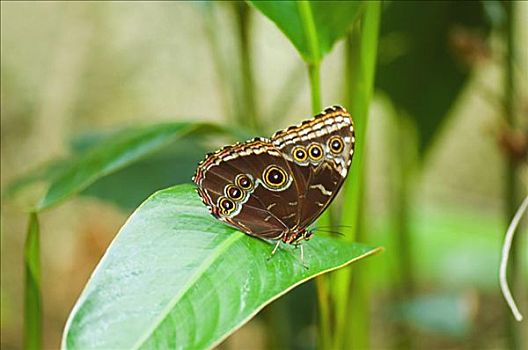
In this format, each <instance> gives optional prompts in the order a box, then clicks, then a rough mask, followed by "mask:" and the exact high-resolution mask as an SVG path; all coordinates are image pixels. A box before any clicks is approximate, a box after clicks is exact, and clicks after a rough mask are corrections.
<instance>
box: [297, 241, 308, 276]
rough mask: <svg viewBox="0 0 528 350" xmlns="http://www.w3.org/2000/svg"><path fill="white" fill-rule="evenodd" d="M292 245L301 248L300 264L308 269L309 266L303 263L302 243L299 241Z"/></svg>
mask: <svg viewBox="0 0 528 350" xmlns="http://www.w3.org/2000/svg"><path fill="white" fill-rule="evenodd" d="M294 247H295V248H296V249H297V248H299V247H300V248H301V264H302V266H303V267H304V268H305V269H306V270H308V269H309V268H310V267H309V266H308V265H306V264H305V263H304V247H303V245H302V244H300V243H295V246H294Z"/></svg>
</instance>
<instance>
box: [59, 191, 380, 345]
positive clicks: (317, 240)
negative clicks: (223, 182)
mask: <svg viewBox="0 0 528 350" xmlns="http://www.w3.org/2000/svg"><path fill="white" fill-rule="evenodd" d="M272 249H273V245H272V244H270V243H268V242H264V241H262V240H259V239H257V238H253V237H250V236H247V235H245V234H243V233H241V232H239V231H236V230H235V229H233V228H231V227H229V226H227V225H225V224H223V223H222V222H220V221H218V220H216V219H214V218H213V217H212V216H211V215H210V214H209V213H208V212H207V209H206V208H205V206H204V205H203V204H202V203H201V201H200V199H199V198H198V196H197V195H196V194H195V191H194V187H193V186H191V185H179V186H175V187H172V188H169V189H166V190H163V191H160V192H157V193H155V194H154V195H153V196H152V197H151V198H149V199H148V200H147V201H145V202H144V203H143V204H142V205H141V206H140V207H139V208H138V209H137V210H136V212H135V213H134V214H133V215H132V216H131V217H130V218H129V219H128V221H127V222H126V224H125V225H124V226H123V227H122V229H121V230H120V232H119V234H118V235H117V237H116V238H115V240H114V241H113V243H112V245H111V246H110V248H109V249H108V251H107V252H106V254H105V256H104V257H103V259H102V260H101V262H100V263H99V265H98V266H97V268H96V270H95V272H94V274H93V275H92V277H91V279H90V281H89V282H88V284H87V286H86V287H85V290H84V291H83V293H82V295H81V296H80V298H79V300H78V301H77V304H76V305H75V307H74V309H73V311H72V312H71V314H70V317H69V319H68V322H67V325H66V329H65V332H64V338H63V347H64V348H72V349H89V348H100V349H116V348H120V349H138V348H158V349H161V348H181V349H202V348H211V347H213V346H215V345H217V344H219V343H220V342H221V341H222V340H223V339H225V338H226V337H227V336H228V335H229V334H231V333H232V332H234V331H235V330H236V329H238V328H239V327H240V326H241V325H242V324H243V323H245V322H246V321H248V320H249V319H250V318H251V317H253V316H254V315H255V314H256V313H257V312H258V311H259V310H261V309H262V308H263V307H264V306H265V305H266V304H268V303H270V302H271V301H272V300H274V299H276V298H278V297H279V296H281V295H282V294H284V293H286V292H287V291H289V290H290V289H292V288H293V287H295V286H297V285H298V284H300V283H303V282H304V281H306V280H308V279H310V278H313V277H314V276H317V275H319V274H322V273H324V272H327V271H330V270H334V269H337V268H339V267H342V266H345V265H347V264H349V263H351V262H353V261H356V260H358V259H361V258H363V257H366V256H368V255H371V254H373V253H375V252H376V251H377V249H372V248H369V247H366V246H363V245H359V244H355V243H349V242H345V241H343V240H339V239H335V238H329V237H321V236H318V235H316V236H315V237H314V238H313V239H312V240H310V241H309V242H306V243H305V244H304V252H305V263H306V264H308V265H309V268H308V269H306V268H305V267H303V265H302V263H301V261H300V258H299V250H298V249H294V248H293V247H292V246H283V247H281V249H279V250H278V251H277V253H276V254H275V256H273V257H272V258H271V259H269V260H268V258H269V256H270V253H271V251H272Z"/></svg>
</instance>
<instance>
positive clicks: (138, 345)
mask: <svg viewBox="0 0 528 350" xmlns="http://www.w3.org/2000/svg"><path fill="white" fill-rule="evenodd" d="M243 236H244V234H243V233H241V232H238V231H237V232H233V233H232V234H231V235H230V236H229V237H228V238H227V239H226V240H225V241H223V242H222V243H221V244H220V246H219V247H218V249H216V250H215V251H214V253H213V254H212V255H210V256H209V257H208V258H207V259H206V260H205V261H204V262H203V263H202V264H201V265H200V266H199V267H198V269H197V270H196V272H195V273H194V274H193V276H192V277H191V278H190V279H189V281H188V282H187V283H186V284H185V286H184V287H183V288H182V289H181V291H180V293H178V294H176V295H175V296H174V298H172V300H171V302H170V303H169V304H168V305H167V307H166V308H165V309H164V310H163V311H162V312H161V314H160V317H158V319H157V320H156V321H155V323H154V325H153V326H152V327H151V328H149V330H148V331H147V332H146V333H145V334H144V336H143V337H141V338H139V339H140V340H139V341H138V342H136V344H134V346H132V347H131V348H132V349H140V348H141V346H143V345H144V344H145V342H146V341H147V340H148V339H149V338H150V336H151V335H152V334H153V333H154V332H155V331H156V329H158V327H159V325H160V324H161V323H162V322H163V321H164V320H165V319H166V318H167V316H168V315H169V314H170V312H171V311H172V310H173V309H174V306H175V305H176V304H177V303H178V302H179V301H180V300H181V299H182V298H183V296H184V295H185V294H186V293H187V292H188V291H189V290H190V289H191V287H192V286H193V285H194V284H195V283H196V281H198V279H199V278H200V277H201V276H203V273H204V272H205V271H207V269H208V268H209V267H211V265H213V263H214V262H215V261H216V260H217V258H218V257H219V256H221V255H222V253H223V252H225V251H226V250H227V249H228V248H229V247H231V246H232V245H233V244H234V243H235V242H236V241H238V240H239V239H240V238H242V237H243Z"/></svg>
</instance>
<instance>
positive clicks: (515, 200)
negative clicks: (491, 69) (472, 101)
mask: <svg viewBox="0 0 528 350" xmlns="http://www.w3.org/2000/svg"><path fill="white" fill-rule="evenodd" d="M504 6H505V8H506V17H507V20H506V28H505V29H506V30H505V36H506V58H505V67H504V68H505V72H504V75H505V79H504V108H505V110H504V117H505V119H506V124H507V125H508V127H509V130H515V128H516V127H517V120H516V118H515V94H516V91H515V88H516V87H515V69H514V66H515V61H516V52H515V50H516V47H515V8H514V6H516V4H515V2H513V1H512V2H505V3H504ZM506 157H507V158H506V169H505V177H504V201H505V213H504V214H505V222H506V223H509V222H510V220H511V219H512V217H513V216H514V215H515V212H516V211H517V208H518V207H519V205H520V198H519V197H518V196H519V194H520V192H521V186H520V184H519V181H518V178H519V177H518V176H517V172H518V167H517V160H516V159H515V157H512V156H511V155H510V154H506ZM518 248H519V244H516V243H515V241H514V242H513V244H512V246H511V250H510V263H509V270H510V271H509V273H508V274H509V275H510V276H511V278H510V283H511V289H512V290H513V291H514V294H517V295H519V293H515V291H519V286H520V278H521V274H520V273H519V271H520V264H519V263H520V261H519V260H520V259H519V249H518ZM521 293H522V292H521ZM506 312H507V313H508V314H507V315H506V324H505V327H506V334H507V343H508V346H507V347H508V348H509V349H512V350H517V349H521V348H522V336H521V326H520V325H519V323H517V322H516V321H515V320H514V318H513V317H511V315H509V312H508V311H506Z"/></svg>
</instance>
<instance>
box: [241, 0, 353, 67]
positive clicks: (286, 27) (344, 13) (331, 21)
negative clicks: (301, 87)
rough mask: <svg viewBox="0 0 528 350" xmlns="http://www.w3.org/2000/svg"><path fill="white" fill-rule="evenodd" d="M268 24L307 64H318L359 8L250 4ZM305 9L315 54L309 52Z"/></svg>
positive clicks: (329, 4)
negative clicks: (313, 40) (270, 21)
mask: <svg viewBox="0 0 528 350" xmlns="http://www.w3.org/2000/svg"><path fill="white" fill-rule="evenodd" d="M250 3H251V4H252V5H253V6H254V7H255V8H257V9H258V10H259V11H260V12H262V13H263V14H264V15H265V16H266V17H268V18H269V19H270V20H272V21H273V22H274V23H275V24H276V25H277V27H279V29H280V30H281V31H282V32H283V33H284V34H285V35H286V37H287V38H288V39H289V40H290V41H291V42H292V44H293V45H294V46H295V48H296V49H297V50H298V51H299V53H300V54H301V56H302V57H303V58H304V60H305V61H307V62H318V61H320V60H321V59H322V58H323V57H324V55H326V54H327V53H329V52H330V50H331V49H332V46H333V45H334V44H335V42H336V41H337V40H338V39H339V38H341V37H343V36H345V35H346V33H347V32H348V31H349V30H350V28H351V26H352V24H353V23H354V21H355V20H356V18H357V15H358V14H359V12H360V10H361V8H362V6H363V4H362V3H361V2H360V1H310V2H308V1H306V2H301V1H250ZM304 5H307V6H308V8H309V11H311V17H312V18H313V23H312V24H311V25H313V26H314V27H315V35H316V38H313V39H315V40H316V41H317V42H318V48H317V49H318V52H313V48H312V47H311V44H310V40H311V39H310V36H311V34H312V33H309V30H308V26H309V25H310V24H308V23H306V22H305V21H306V19H305V18H304V17H303V15H302V13H301V11H300V8H299V7H300V6H304Z"/></svg>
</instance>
